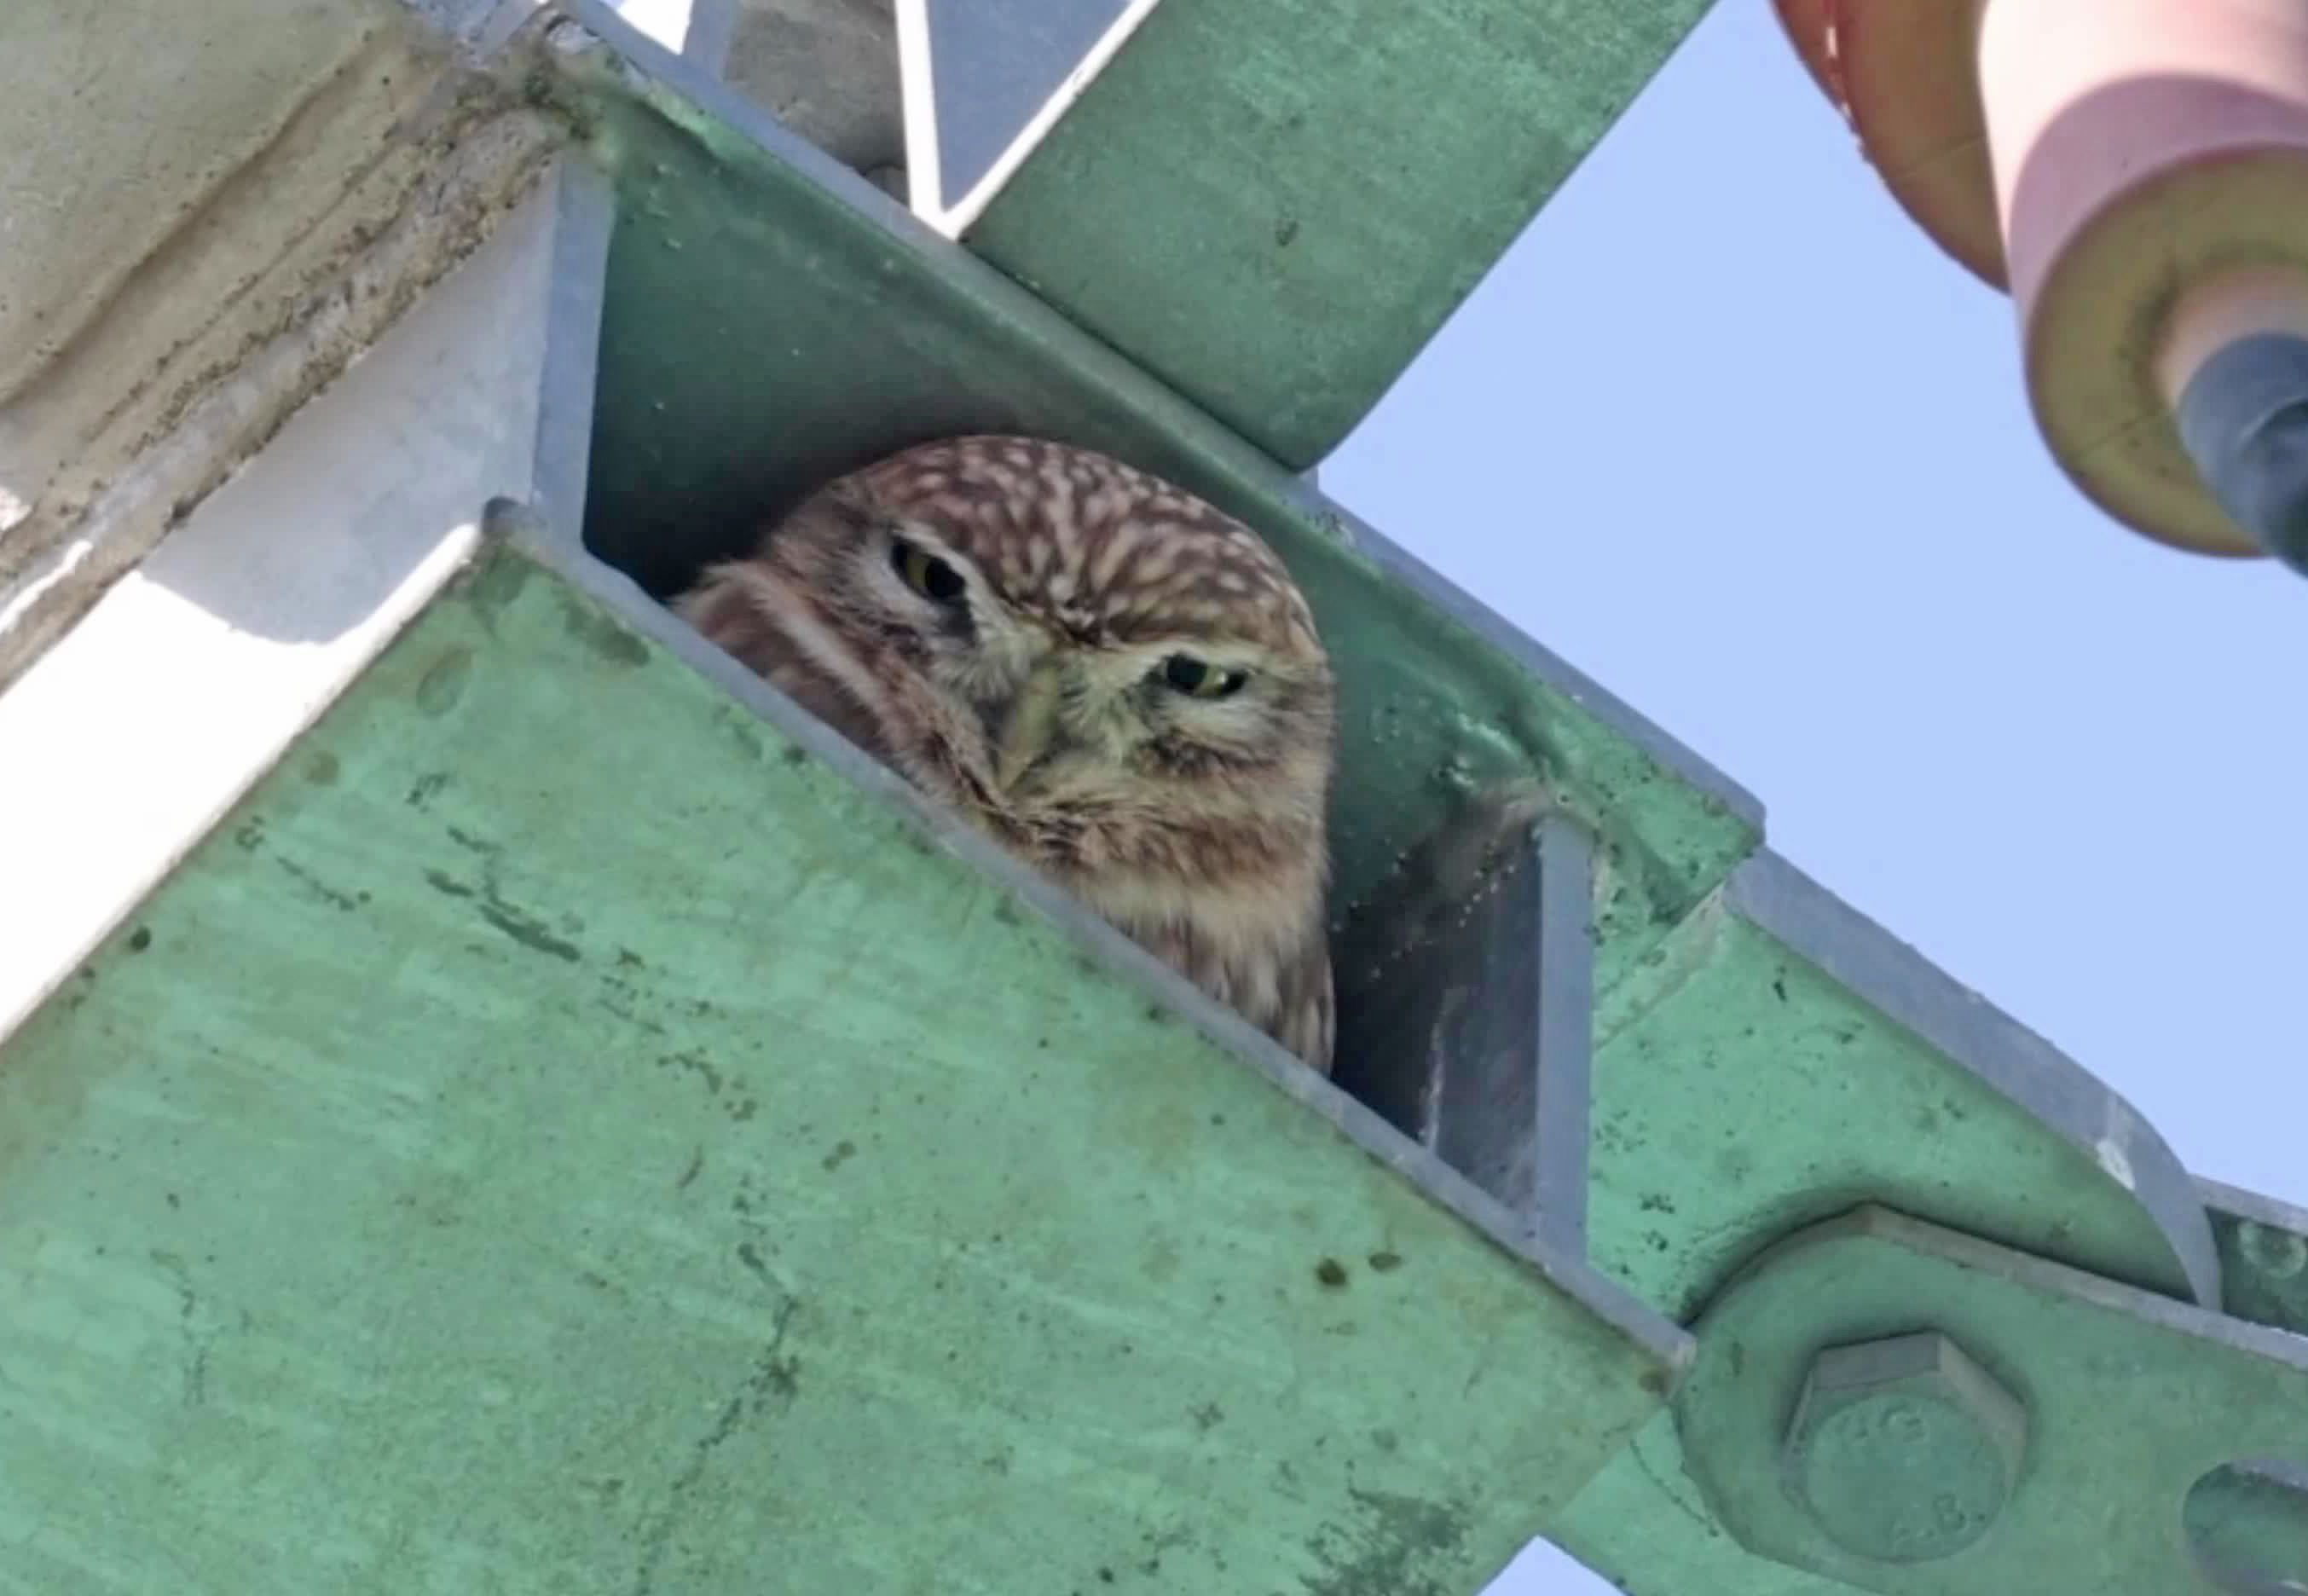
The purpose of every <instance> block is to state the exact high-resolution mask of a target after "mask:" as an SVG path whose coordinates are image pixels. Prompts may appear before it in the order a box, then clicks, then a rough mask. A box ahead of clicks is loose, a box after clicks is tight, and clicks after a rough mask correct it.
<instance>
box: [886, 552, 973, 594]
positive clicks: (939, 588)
mask: <svg viewBox="0 0 2308 1596" xmlns="http://www.w3.org/2000/svg"><path fill="white" fill-rule="evenodd" d="M890 564H891V565H894V566H896V567H897V571H898V574H899V575H900V577H902V578H904V580H905V583H906V585H907V586H908V587H909V588H911V589H913V590H914V591H916V592H917V593H919V594H920V595H921V596H922V597H923V598H925V599H927V600H931V601H932V602H933V603H937V604H951V603H952V602H953V601H954V600H957V599H959V598H960V597H961V596H962V594H963V593H965V592H967V591H969V584H968V583H967V582H963V581H962V580H961V573H960V572H959V571H957V570H955V569H954V568H953V567H952V565H947V564H946V563H945V562H944V561H943V560H942V559H940V558H938V556H935V555H934V554H932V553H930V552H929V551H928V550H927V549H923V548H915V547H914V546H913V545H912V544H910V543H909V542H907V541H906V540H905V539H903V538H893V539H891V541H890Z"/></svg>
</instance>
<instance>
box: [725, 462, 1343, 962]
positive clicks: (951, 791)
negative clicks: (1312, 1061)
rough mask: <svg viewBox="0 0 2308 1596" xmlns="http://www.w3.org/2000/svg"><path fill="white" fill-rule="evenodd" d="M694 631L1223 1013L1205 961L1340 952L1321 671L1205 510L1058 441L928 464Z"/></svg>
mask: <svg viewBox="0 0 2308 1596" xmlns="http://www.w3.org/2000/svg"><path fill="white" fill-rule="evenodd" d="M681 608H683V612H684V613H685V615H687V616H688V617H689V618H690V619H691V620H693V622H695V623H696V624H697V625H698V626H699V628H700V629H701V630H702V631H703V632H705V633H706V634H707V635H708V636H710V637H712V638H713V639H714V640H715V641H716V642H719V643H721V644H722V646H723V647H725V648H727V649H728V650H730V651H732V652H733V653H736V655H738V657H739V658H741V659H744V660H746V661H747V662H748V663H750V664H752V665H753V666H754V669H757V670H759V671H760V672H761V673H762V675H764V676H766V677H768V678H769V679H770V680H771V682H772V683H773V684H775V685H777V686H780V687H782V688H784V689H785V690H786V691H787V692H788V693H789V694H792V695H793V696H794V697H796V698H797V699H798V700H799V701H800V702H801V703H803V704H804V705H805V707H806V708H808V709H810V710H812V711H813V712H815V713H816V714H817V715H818V716H819V717H820V718H821V719H823V720H827V721H829V722H831V724H832V725H833V726H834V727H835V728H836V729H839V730H840V731H842V732H843V733H844V734H845V735H846V736H848V738H850V740H852V741H853V742H856V743H857V744H858V745H859V746H862V747H864V748H866V750H867V751H869V752H871V753H873V754H874V755H876V756H877V757H879V758H880V759H882V760H883V762H884V763H889V764H890V765H891V766H893V767H894V768H896V769H897V770H898V771H899V772H900V773H901V774H904V775H906V776H908V777H909V778H910V779H911V780H912V781H914V782H915V783H916V784H917V786H920V787H922V788H924V789H927V790H929V791H930V792H932V793H934V794H936V795H937V796H939V797H942V798H945V799H947V800H948V801H950V802H951V803H952V804H953V805H954V806H955V807H958V808H960V810H962V811H963V812H964V813H965V814H966V815H969V816H970V817H972V818H974V819H976V820H977V822H978V823H979V824H981V825H982V826H983V827H984V828H985V829H986V830H987V831H989V832H990V833H993V834H994V835H995V837H996V838H997V839H998V840H1000V841H1003V842H1004V843H1005V844H1007V845H1008V846H1010V847H1011V848H1012V850H1014V851H1017V852H1019V853H1021V854H1023V855H1026V856H1027V857H1029V858H1031V859H1032V860H1033V861H1034V862H1035V863H1036V864H1038V865H1040V866H1042V867H1046V868H1047V869H1050V870H1052V871H1054V872H1055V873H1057V874H1059V875H1060V876H1063V877H1064V879H1065V880H1066V882H1067V884H1069V885H1070V886H1072V888H1073V889H1074V890H1075V891H1076V892H1077V893H1080V894H1081V896H1083V897H1084V898H1085V899H1087V900H1088V901H1089V902H1090V904H1091V906H1092V907H1094V908H1096V909H1098V910H1100V912H1102V913H1104V914H1105V915H1106V916H1107V918H1108V919H1112V920H1114V921H1115V922H1116V923H1117V924H1119V925H1120V926H1122V927H1123V928H1124V930H1126V931H1129V932H1130V933H1131V934H1132V935H1133V936H1138V937H1139V939H1140V940H1141V941H1142V942H1146V943H1147V944H1148V945H1150V946H1152V947H1155V948H1156V949H1157V951H1158V952H1162V953H1165V954H1166V955H1167V956H1169V957H1171V960H1172V962H1174V963H1176V964H1179V965H1180V967H1181V968H1183V969H1186V970H1187V971H1188V973H1189V974H1192V975H1194V976H1195V977H1196V979H1202V980H1203V984H1204V985H1205V986H1209V987H1212V988H1213V989H1214V990H1216V989H1218V988H1219V986H1226V987H1227V992H1226V993H1222V994H1221V995H1222V996H1229V995H1230V994H1231V993H1232V991H1233V988H1232V985H1231V984H1229V983H1231V982H1232V981H1233V978H1232V977H1227V978H1226V979H1225V980H1223V981H1221V980H1219V979H1217V978H1216V977H1212V976H1210V971H1208V970H1203V969H1198V968H1195V966H1196V964H1197V962H1198V961H1199V962H1201V963H1202V964H1205V965H1212V967H1213V968H1214V967H1215V965H1214V964H1213V962H1218V963H1224V962H1227V961H1234V962H1237V963H1239V962H1242V961H1243V960H1244V959H1245V958H1247V957H1248V955H1247V953H1245V950H1247V949H1250V948H1252V947H1253V946H1255V947H1257V948H1258V949H1260V950H1262V956H1265V957H1271V954H1272V950H1273V948H1274V946H1275V945H1277V944H1280V943H1287V944H1289V945H1291V946H1293V947H1296V946H1300V945H1309V944H1311V945H1313V950H1314V952H1313V954H1310V955H1308V956H1309V957H1313V956H1316V955H1319V954H1320V953H1321V948H1320V939H1321V934H1322V897H1323V887H1324V884H1325V878H1326V876H1327V869H1326V866H1325V858H1326V850H1325V849H1324V846H1323V822H1324V811H1325V808H1326V799H1327V795H1328V790H1329V785H1330V779H1331V763H1332V757H1333V752H1332V751H1333V746H1334V742H1335V735H1334V721H1335V708H1334V687H1333V683H1332V678H1331V668H1330V664H1329V660H1328V659H1327V658H1326V656H1325V655H1324V653H1323V650H1322V643H1320V641H1319V640H1318V639H1317V637H1316V634H1315V631H1314V625H1313V617H1312V616H1311V614H1310V613H1309V611H1308V609H1307V607H1306V603H1305V600H1304V599H1303V598H1302V597H1301V595H1300V594H1299V592H1298V590H1297V589H1296V586H1294V585H1293V584H1292V582H1291V581H1290V578H1289V575H1288V574H1287V572H1286V571H1285V569H1284V568H1283V566H1282V565H1281V563H1280V561H1279V560H1278V559H1277V558H1276V557H1275V556H1274V555H1273V553H1272V552H1271V551H1270V549H1269V548H1267V547H1266V546H1265V544H1263V543H1262V542H1261V541H1260V539H1258V538H1257V536H1256V535H1255V534H1254V533H1253V532H1252V531H1250V530H1249V529H1248V528H1246V527H1244V526H1243V525H1241V524H1240V523H1239V522H1236V521H1234V520H1233V519H1231V518H1230V517H1228V516H1227V515H1225V514H1224V513H1221V512H1219V510H1217V509H1215V508H1213V507H1212V506H1210V505H1207V504H1204V503H1202V502H1201V500H1199V499H1196V498H1194V497H1193V496H1191V495H1188V494H1186V493H1184V491H1182V490H1180V489H1178V488H1176V487H1171V486H1170V485H1168V484H1167V483H1165V482H1162V481H1159V480H1158V479H1154V478H1152V477H1149V476H1146V475H1144V474H1142V473H1141V472H1139V471H1136V470H1132V469H1131V468H1129V467H1127V466H1124V465H1123V464H1122V463H1121V462H1117V461H1114V460H1111V459H1108V458H1107V457H1106V456H1104V455H1101V454H1097V453H1091V452H1089V451H1087V450H1081V449H1074V448H1070V447H1065V446H1063V445H1059V444H1047V443H1042V442H1038V441H1035V440H1030V439H1022V438H1007V437H967V438H958V439H952V440H949V441H946V442H943V443H937V444H926V445H924V446H921V447H918V448H915V449H910V450H908V451H906V452H905V453H900V454H898V455H895V456H893V457H891V458H890V459H888V460H885V461H883V462H880V463H879V464H876V465H874V466H870V467H868V468H866V470H862V471H858V472H856V473H854V474H852V475H851V476H848V477H846V478H843V479H840V480H839V481H836V482H834V483H832V484H831V485H829V486H827V487H824V488H822V489H821V490H819V491H818V492H817V493H815V494H814V495H813V496H811V497H809V498H808V499H806V500H805V501H804V502H803V503H802V504H801V505H799V506H797V508H796V509H795V510H794V511H793V512H792V513H789V514H788V515H787V516H786V517H785V518H784V519H783V520H782V521H781V522H779V523H778V524H777V525H776V526H775V527H773V528H771V531H769V533H768V534H767V535H766V537H765V538H764V539H763V540H762V544H761V546H760V548H759V549H758V551H757V552H756V554H755V555H754V556H753V557H752V558H750V559H748V560H744V561H739V562H735V563H733V564H731V565H724V566H720V567H718V568H717V569H715V570H713V571H711V572H709V573H708V574H707V578H706V580H705V582H703V583H702V584H701V586H700V587H699V588H698V589H697V590H695V591H693V593H692V594H690V595H689V596H688V597H687V598H685V600H683V601H682V605H681ZM1206 978H1207V979H1206ZM1321 984H1322V1000H1323V1002H1324V1003H1327V1001H1328V992H1329V981H1328V969H1327V963H1325V964H1324V965H1323V968H1322V983H1321ZM1264 985H1265V986H1266V987H1267V988H1271V987H1272V986H1273V983H1272V982H1271V981H1267V982H1265V983H1264ZM1263 996H1264V997H1265V998H1266V999H1268V1000H1273V1001H1279V997H1278V996H1277V995H1276V994H1275V993H1274V992H1273V991H1271V990H1268V991H1266V992H1265V993H1264V994H1263ZM1229 1000H1230V1001H1236V1003H1237V1006H1244V1004H1243V1002H1242V1001H1241V999H1240V998H1238V997H1234V996H1229Z"/></svg>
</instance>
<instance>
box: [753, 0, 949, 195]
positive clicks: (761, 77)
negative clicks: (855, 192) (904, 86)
mask: <svg viewBox="0 0 2308 1596" xmlns="http://www.w3.org/2000/svg"><path fill="white" fill-rule="evenodd" d="M736 4H737V15H736V20H735V22H734V25H733V26H732V27H731V29H730V33H729V46H728V56H727V58H726V60H725V61H724V63H723V65H722V75H723V76H724V78H726V79H727V80H728V83H729V85H730V86H731V87H732V88H734V89H736V91H738V92H740V93H742V94H744V95H745V96H746V98H748V99H752V100H754V102H755V103H757V104H759V105H761V106H762V107H763V108H766V109H767V110H769V111H770V112H771V114H772V115H773V116H776V117H777V118H778V119H779V121H780V122H783V123H784V124H785V125H787V126H788V127H790V128H792V129H793V130H794V131H795V132H796V133H797V134H801V136H802V137H804V138H805V139H807V140H808V141H809V142H811V143H813V144H815V145H816V146H817V147H818V148H819V149H821V150H823V151H825V152H826V153H827V154H829V155H831V156H832V157H833V158H834V159H835V160H839V161H840V162H841V163H842V164H843V165H845V166H848V167H850V168H854V169H855V170H857V171H860V172H868V173H870V172H873V171H875V170H876V169H878V168H883V167H890V166H895V165H898V164H899V163H900V162H902V161H903V160H905V154H906V135H905V118H904V116H903V114H902V112H901V110H900V105H899V88H898V44H897V33H896V23H895V22H893V21H892V18H891V4H890V0H736Z"/></svg>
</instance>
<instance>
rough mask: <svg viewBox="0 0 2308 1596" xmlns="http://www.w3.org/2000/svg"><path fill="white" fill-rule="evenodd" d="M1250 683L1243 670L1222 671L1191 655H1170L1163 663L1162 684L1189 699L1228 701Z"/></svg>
mask: <svg viewBox="0 0 2308 1596" xmlns="http://www.w3.org/2000/svg"><path fill="white" fill-rule="evenodd" d="M1248 680H1250V672H1248V671H1246V670H1221V669H1219V668H1218V667H1217V666H1215V665H1212V664H1210V662H1209V661H1208V660H1197V659H1195V658H1194V657H1193V655H1192V654H1173V655H1171V656H1170V657H1169V658H1168V659H1167V660H1163V661H1162V681H1163V684H1164V685H1165V686H1168V687H1170V688H1171V689H1172V690H1174V691H1176V692H1179V693H1184V694H1185V695H1186V696H1187V697H1189V698H1227V697H1231V696H1233V695H1234V694H1236V693H1239V692H1241V691H1242V685H1243V684H1244V682H1246V681H1248Z"/></svg>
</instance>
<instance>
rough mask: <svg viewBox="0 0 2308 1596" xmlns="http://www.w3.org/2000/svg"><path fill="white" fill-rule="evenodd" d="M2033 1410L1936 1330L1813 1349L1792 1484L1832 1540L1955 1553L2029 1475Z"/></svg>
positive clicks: (1784, 1453)
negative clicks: (2025, 1461)
mask: <svg viewBox="0 0 2308 1596" xmlns="http://www.w3.org/2000/svg"><path fill="white" fill-rule="evenodd" d="M2027 1445H2028V1410H2027V1409H2026V1407H2025V1406H2023V1405H2022V1404H2021V1403H2020V1402H2019V1398H2017V1397H2015V1396H2013V1395H2012V1394H2011V1393H2010V1392H2008V1391H2006V1390H2005V1389H2004V1388H2003V1387H2002V1385H1998V1384H1996V1381H1995V1378H1994V1376H1992V1375H1990V1374H1989V1373H1988V1372H1987V1371H1986V1370H1985V1369H1983V1368H1981V1367H1979V1365H1977V1364H1976V1363H1974V1362H1973V1361H1972V1360H1971V1359H1969V1358H1968V1357H1966V1356H1965V1355H1964V1352H1963V1349H1962V1348H1960V1347H1959V1346H1957V1345H1956V1344H1955V1343H1954V1342H1951V1341H1950V1340H1949V1339H1948V1338H1947V1337H1946V1336H1943V1335H1941V1334H1938V1333H1935V1332H1925V1333H1922V1334H1917V1335H1901V1336H1894V1337H1891V1338H1890V1339H1889V1340H1886V1341H1876V1342H1860V1343H1858V1344H1857V1345H1855V1346H1848V1347H1835V1348H1831V1349H1830V1350H1827V1351H1824V1352H1821V1354H1820V1355H1819V1356H1818V1357H1817V1358H1816V1359H1813V1361H1812V1366H1811V1372H1810V1374H1809V1375H1808V1376H1806V1377H1805V1378H1804V1388H1803V1395H1802V1396H1801V1397H1800V1398H1799V1399H1798V1400H1797V1401H1796V1412H1795V1418H1794V1419H1792V1420H1791V1421H1789V1423H1788V1425H1787V1439H1786V1441H1785V1443H1784V1444H1783V1445H1782V1446H1781V1448H1780V1461H1781V1466H1782V1468H1783V1469H1784V1470H1785V1476H1786V1480H1787V1488H1788V1490H1789V1491H1790V1492H1791V1493H1792V1494H1793V1495H1794V1497H1795V1498H1796V1501H1798V1502H1800V1503H1801V1504H1802V1505H1804V1508H1805V1509H1806V1510H1807V1511H1808V1512H1809V1513H1810V1514H1811V1517H1812V1521H1813V1523H1816V1524H1817V1525H1818V1526H1819V1528H1820V1530H1821V1532H1823V1533H1824V1534H1825V1535H1826V1536H1827V1537H1828V1539H1829V1540H1832V1541H1834V1542H1835V1544H1836V1545H1838V1546H1839V1547H1841V1548H1842V1549H1844V1550H1846V1551H1847V1552H1851V1553H1853V1554H1855V1555H1856V1556H1858V1557H1865V1558H1867V1559H1869V1560H1870V1561H1872V1562H1877V1563H1924V1562H1929V1561H1932V1560H1933V1559H1934V1558H1938V1557H1950V1556H1952V1555H1953V1554H1954V1553H1956V1552H1959V1551H1961V1550H1962V1549H1964V1548H1966V1547H1968V1546H1969V1545H1970V1544H1971V1543H1972V1542H1973V1541H1975V1540H1978V1539H1979V1538H1980V1537H1981V1536H1982V1535H1984V1534H1985V1533H1986V1532H1987V1528H1988V1526H1989V1525H1990V1524H1993V1523H1994V1522H1995V1520H1996V1518H1997V1516H1998V1515H1999V1514H2002V1511H2003V1507H2004V1504H2005V1503H2007V1502H2009V1501H2010V1500H2011V1491H2012V1488H2013V1487H2014V1486H2015V1485H2016V1484H2017V1483H2018V1481H2019V1462H2020V1458H2021V1456H2022V1454H2024V1453H2025V1451H2026V1449H2027Z"/></svg>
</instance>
